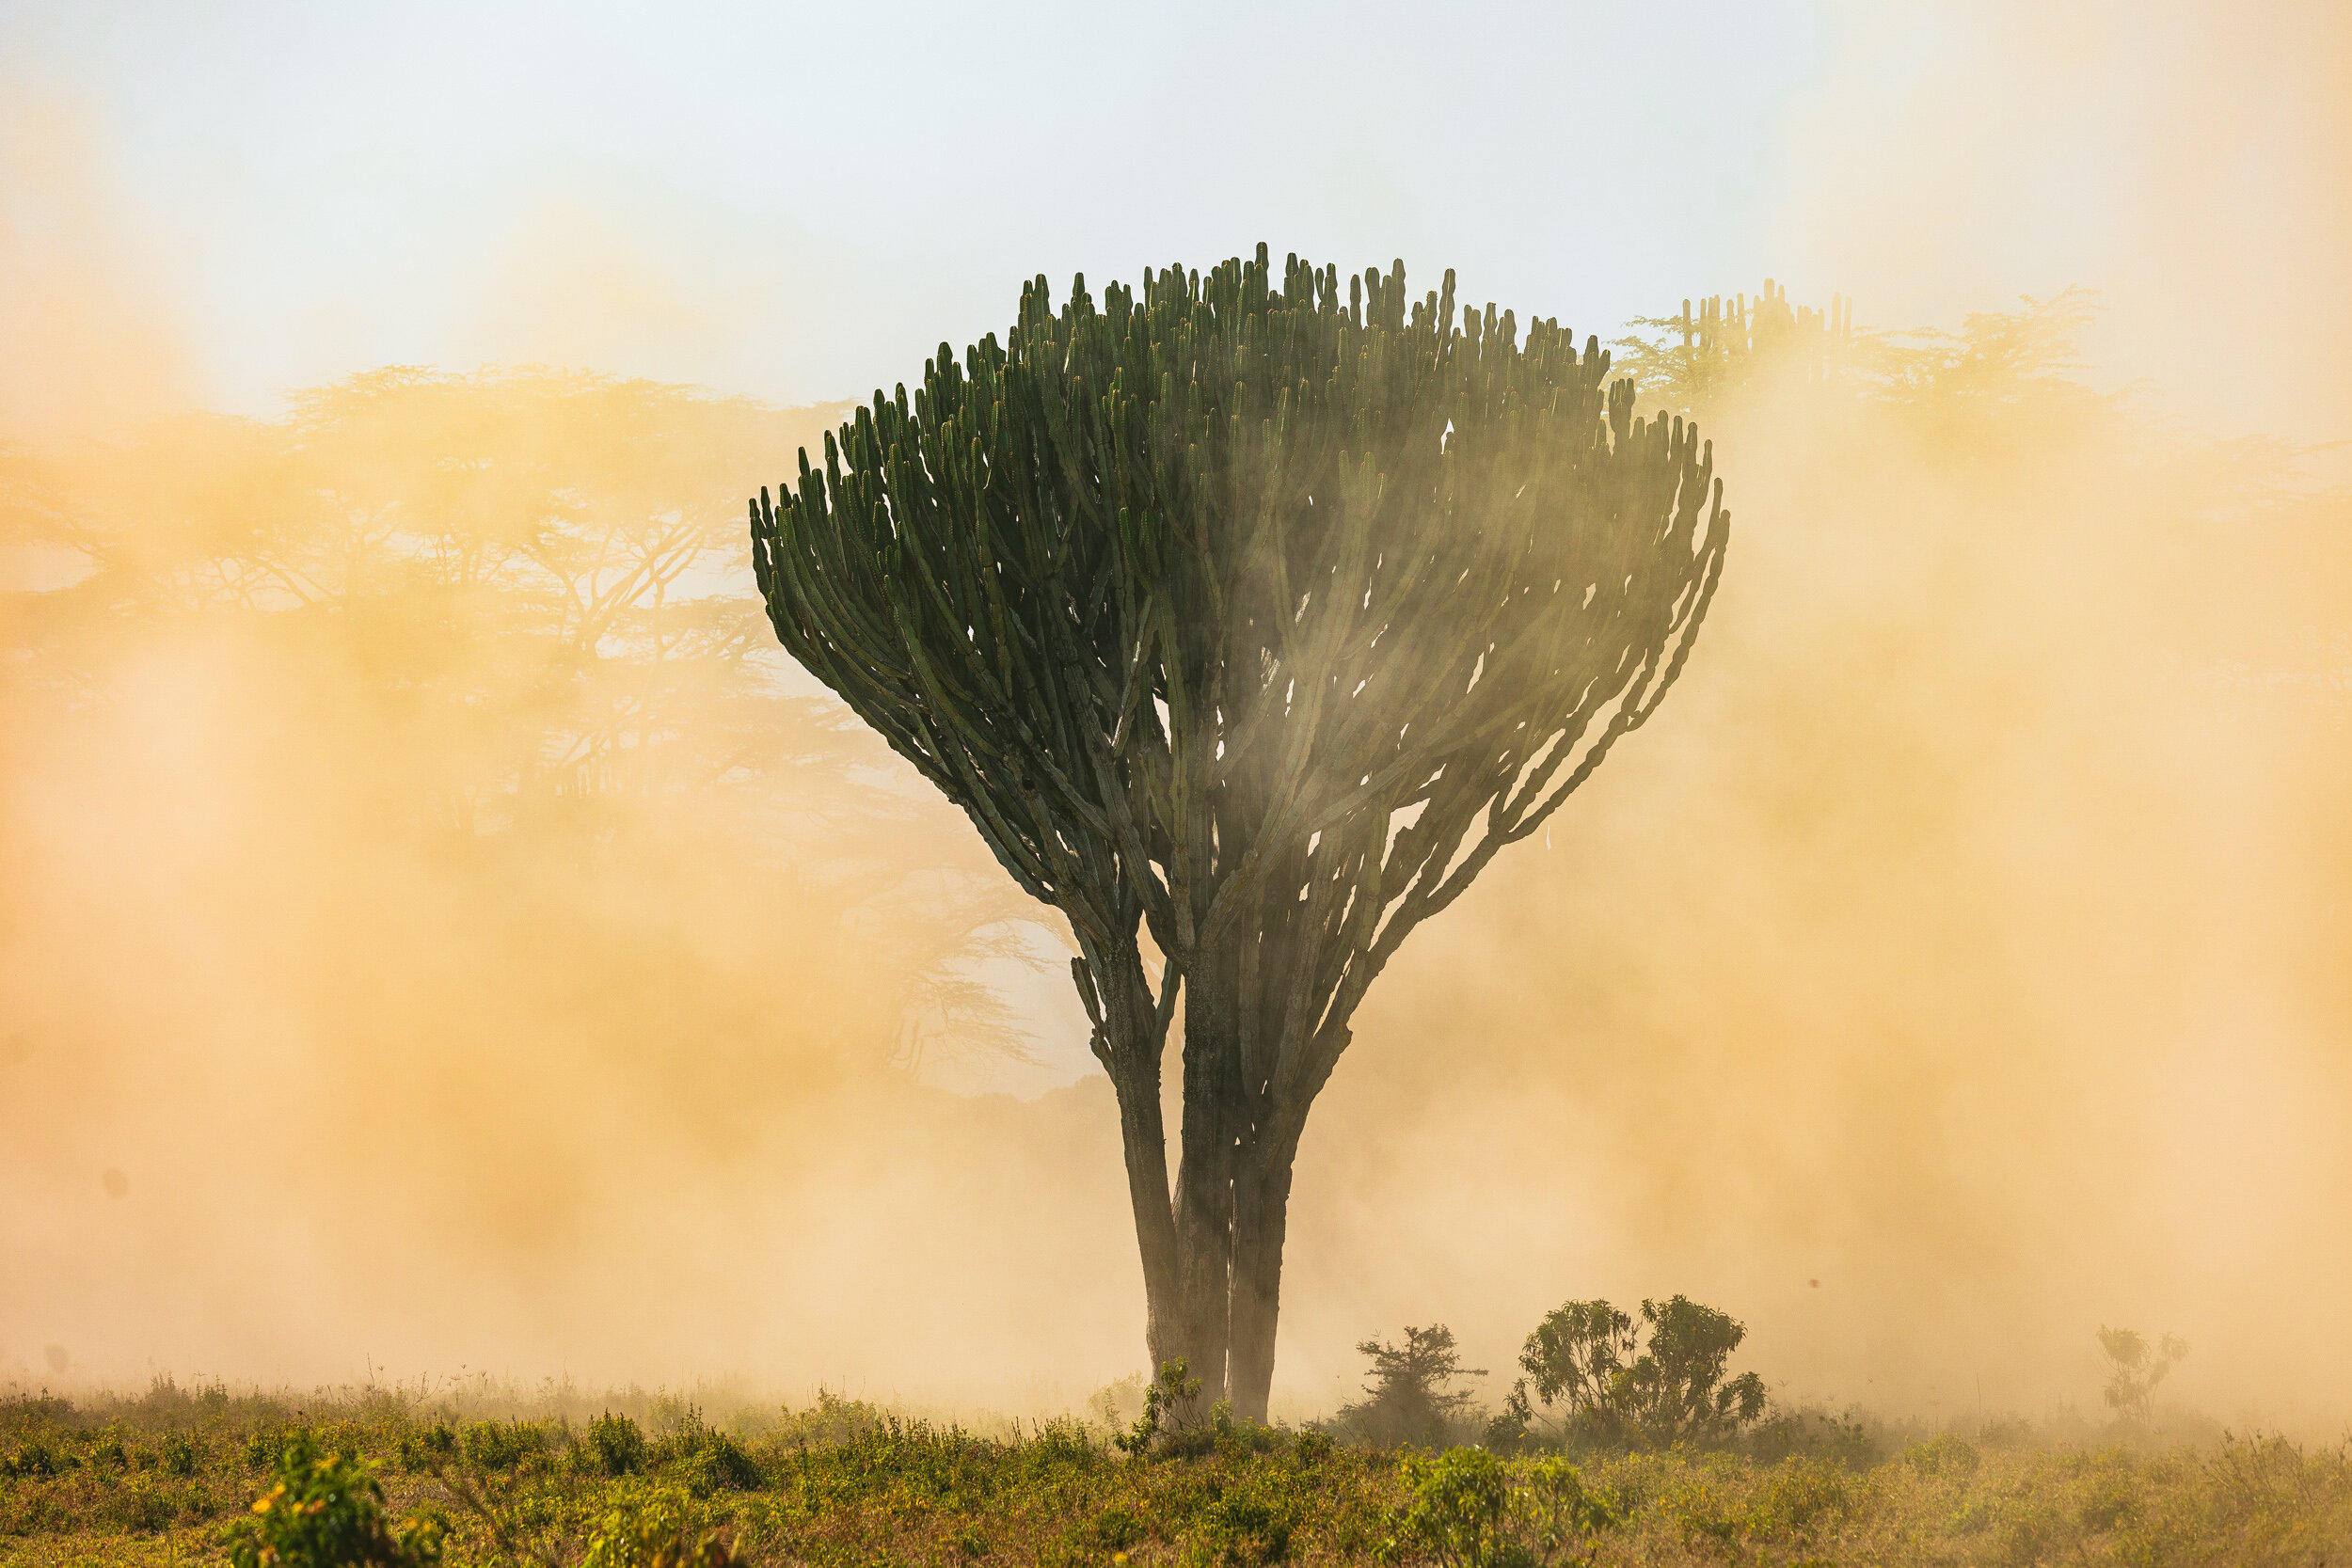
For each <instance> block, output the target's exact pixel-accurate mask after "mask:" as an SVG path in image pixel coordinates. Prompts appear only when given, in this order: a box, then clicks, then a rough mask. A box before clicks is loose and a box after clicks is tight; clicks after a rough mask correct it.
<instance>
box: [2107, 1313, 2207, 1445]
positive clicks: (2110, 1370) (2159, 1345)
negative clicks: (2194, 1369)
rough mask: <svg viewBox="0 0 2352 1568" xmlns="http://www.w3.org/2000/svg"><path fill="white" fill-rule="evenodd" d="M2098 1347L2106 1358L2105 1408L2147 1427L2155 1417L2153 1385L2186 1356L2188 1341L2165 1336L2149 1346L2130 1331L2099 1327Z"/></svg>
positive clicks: (2144, 1340) (2154, 1386)
mask: <svg viewBox="0 0 2352 1568" xmlns="http://www.w3.org/2000/svg"><path fill="white" fill-rule="evenodd" d="M2099 1348H2100V1350H2101V1351H2103V1352H2105V1353H2106V1358H2107V1386H2106V1389H2105V1390H2104V1393H2105V1395H2106V1402H2107V1408H2108V1409H2110V1410H2112V1411H2114V1412H2115V1413H2116V1414H2117V1415H2118V1416H2121V1417H2122V1418H2123V1419H2125V1420H2127V1421H2137V1422H2138V1423H2140V1424H2141V1425H2142V1426H2146V1425H2149V1424H2150V1423H2151V1422H2153V1420H2154V1418H2155V1399H2156V1385H2158V1384H2160V1383H2162V1382H2163V1381H2164V1380H2165V1379H2166V1378H2167V1377H2168V1376H2169V1375H2170V1374H2171V1371H2172V1369H2173V1368H2174V1367H2175V1366H2176V1365H2178V1364H2179V1363H2180V1361H2181V1360H2182V1358H2183V1357H2185V1356H2186V1355H2187V1354H2188V1341H2187V1340H2185V1339H2181V1338H2175V1337H2173V1336H2172V1335H2169V1334H2167V1335H2165V1336H2164V1337H2163V1338H2160V1339H2158V1340H2157V1341H2156V1342H2155V1343H2154V1344H2153V1345H2152V1344H2150V1343H2149V1342H2148V1341H2147V1340H2146V1339H2144V1338H2141V1337H2140V1336H2139V1335H2138V1334H2137V1333H2136V1332H2135V1331H2133V1330H2131V1329H2128V1328H2106V1327H2102V1328H2101V1329H2100V1330H2099Z"/></svg>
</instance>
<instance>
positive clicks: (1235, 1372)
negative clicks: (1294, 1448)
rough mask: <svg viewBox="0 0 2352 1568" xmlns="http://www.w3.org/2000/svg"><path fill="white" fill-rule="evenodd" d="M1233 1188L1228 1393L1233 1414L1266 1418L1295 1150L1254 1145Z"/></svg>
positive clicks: (1272, 1369)
mask: <svg viewBox="0 0 2352 1568" xmlns="http://www.w3.org/2000/svg"><path fill="white" fill-rule="evenodd" d="M1250 1152H1251V1156H1252V1157H1251V1158H1249V1159H1248V1160H1247V1161H1246V1162H1245V1163H1244V1166H1243V1171H1242V1175H1241V1179H1240V1180H1237V1181H1236V1182H1235V1183H1234V1186H1233V1293H1232V1329H1231V1331H1230V1336H1231V1350H1230V1352H1229V1375H1228V1384H1229V1388H1230V1391H1229V1393H1228V1394H1227V1397H1228V1398H1229V1399H1231V1400H1232V1402H1233V1414H1234V1415H1236V1416H1239V1417H1241V1418H1244V1419H1246V1420H1251V1421H1263V1420H1264V1419H1265V1418H1266V1395H1267V1392H1268V1390H1269V1389H1270V1388H1271V1387H1272V1386H1273V1383H1274V1326H1275V1320H1276V1318H1277V1316H1278V1315H1279V1312H1280V1309H1281V1301H1282V1238H1283V1233H1284V1230H1285V1229H1286V1228H1287V1226H1288V1223H1289V1215H1290V1200H1291V1164H1292V1159H1293V1152H1294V1151H1293V1149H1292V1148H1282V1147H1277V1148H1258V1149H1253V1150H1251V1151H1250Z"/></svg>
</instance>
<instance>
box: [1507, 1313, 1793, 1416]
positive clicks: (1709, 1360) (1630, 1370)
mask: <svg viewBox="0 0 2352 1568" xmlns="http://www.w3.org/2000/svg"><path fill="white" fill-rule="evenodd" d="M1747 1333H1748V1331H1747V1328H1746V1327H1745V1325H1743V1324H1741V1323H1738V1322H1736V1321H1735V1320H1734V1319H1733V1318H1732V1317H1731V1315H1730V1314H1729V1313H1727V1312H1720V1311H1717V1310H1716V1309H1715V1308H1714V1307H1703V1306H1701V1305H1700V1304H1699V1303H1697V1302H1695V1301H1692V1300H1691V1299H1690V1298H1689V1297H1687V1296H1676V1297H1673V1298H1672V1299H1671V1300H1668V1301H1665V1302H1654V1301H1645V1302H1644V1303H1642V1314H1641V1321H1640V1322H1639V1323H1636V1322H1635V1321H1634V1319H1633V1318H1632V1317H1631V1316H1629V1314H1627V1313H1624V1312H1620V1311H1618V1310H1617V1309H1616V1308H1615V1307H1612V1306H1610V1305H1609V1304H1608V1303H1607V1302H1605V1301H1571V1302H1567V1303H1565V1304H1563V1305H1562V1306H1561V1307H1558V1308H1556V1309H1554V1310H1553V1311H1551V1312H1549V1313H1547V1314H1545V1317H1544V1321H1543V1322H1542V1323H1537V1324H1536V1325H1535V1330H1534V1333H1532V1334H1530V1335H1529V1336H1528V1337H1527V1343H1526V1344H1525V1345H1524V1346H1522V1347H1521V1348H1520V1351H1519V1366H1520V1368H1521V1370H1524V1371H1525V1372H1526V1374H1527V1375H1526V1376H1525V1377H1522V1378H1520V1379H1519V1381H1518V1385H1517V1386H1515V1387H1513V1389H1512V1390H1511V1393H1510V1396H1509V1398H1508V1399H1506V1400H1505V1401H1504V1402H1503V1413H1502V1418H1500V1419H1499V1421H1498V1422H1497V1423H1496V1425H1495V1426H1494V1427H1492V1428H1490V1429H1489V1435H1490V1436H1493V1437H1503V1436H1517V1435H1518V1434H1520V1433H1524V1432H1525V1430H1526V1428H1527V1423H1528V1421H1529V1420H1530V1419H1532V1418H1533V1417H1534V1404H1533V1403H1531V1402H1530V1401H1529V1399H1528V1395H1529V1394H1530V1392H1531V1391H1532V1392H1533V1393H1534V1396H1535V1402H1540V1403H1542V1404H1543V1405H1544V1406H1545V1407H1546V1408H1547V1409H1549V1407H1551V1406H1553V1405H1558V1406H1560V1407H1561V1408H1562V1412H1563V1416H1564V1421H1563V1425H1564V1427H1565V1431H1566V1432H1567V1433H1568V1434H1570V1435H1573V1436H1578V1437H1581V1438H1584V1439H1587V1440H1591V1441H1597V1442H1603V1443H1651V1444H1656V1445H1658V1446H1659V1447H1661V1448H1663V1447H1668V1446H1670V1445H1672V1444H1675V1443H1677V1442H1683V1441H1691V1440H1695V1441H1707V1440H1709V1439H1714V1438H1720V1437H1723V1436H1726V1435H1728V1434H1730V1433H1734V1432H1737V1431H1738V1430H1739V1429H1740V1428H1741V1427H1743V1426H1745V1425H1747V1424H1748V1423H1750V1422H1752V1421H1754V1420H1755V1419H1756V1418H1757V1417H1758V1416H1761V1415H1762V1414H1763V1413H1764V1401H1765V1394H1764V1380H1763V1379H1762V1378H1760V1377H1758V1376H1756V1373H1754V1372H1741V1373H1740V1375H1739V1376H1737V1377H1729V1376H1726V1373H1727V1372H1728V1370H1729V1363H1730V1360H1731V1353H1732V1352H1733V1351H1735V1350H1738V1349H1739V1348H1740V1341H1741V1340H1742V1339H1745V1338H1747Z"/></svg>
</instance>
